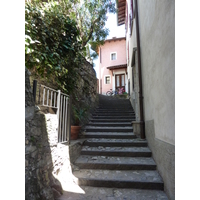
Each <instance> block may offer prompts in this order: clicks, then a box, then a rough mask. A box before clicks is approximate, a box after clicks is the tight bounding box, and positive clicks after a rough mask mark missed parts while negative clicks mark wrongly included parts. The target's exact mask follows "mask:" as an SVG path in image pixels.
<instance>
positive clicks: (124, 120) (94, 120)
mask: <svg viewBox="0 0 200 200" xmlns="http://www.w3.org/2000/svg"><path fill="white" fill-rule="evenodd" d="M90 122H129V123H131V122H132V120H131V119H90Z"/></svg>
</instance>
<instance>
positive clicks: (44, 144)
mask: <svg viewBox="0 0 200 200" xmlns="http://www.w3.org/2000/svg"><path fill="white" fill-rule="evenodd" d="M29 76H30V73H29V71H28V70H27V69H25V80H26V82H25V125H26V127H25V153H26V156H25V159H26V160H25V165H26V166H25V167H26V168H25V187H26V188H25V192H26V194H25V196H26V199H27V200H39V199H42V200H43V199H50V200H51V199H52V200H53V199H55V198H56V197H58V196H59V195H60V194H62V189H64V190H65V189H67V188H68V187H70V184H72V183H74V181H75V179H76V178H75V177H74V176H73V174H72V169H73V168H76V166H74V165H73V164H72V163H73V162H74V160H75V159H76V158H77V157H78V156H79V153H80V150H81V143H80V142H74V141H73V142H72V143H71V144H70V145H66V144H57V123H58V122H57V116H56V115H55V114H49V113H48V114H44V112H41V110H40V109H39V108H38V107H36V106H35V103H34V100H33V94H32V88H31V86H32V85H30V80H29ZM34 78H35V77H34V76H32V80H33V79H34ZM77 82H78V84H77V87H76V90H75V91H74V93H73V94H72V104H75V105H77V106H83V107H87V108H88V117H89V113H90V112H92V110H93V109H94V108H95V106H96V104H97V103H98V99H97V95H96V94H97V79H96V73H95V71H94V69H93V66H92V65H91V64H90V63H88V62H87V61H85V62H84V63H83V66H81V69H80V71H79V78H78V80H77ZM39 83H40V82H39ZM43 84H44V83H43ZM44 85H45V84H44ZM47 86H48V87H52V88H54V89H55V87H53V86H51V85H49V83H48V84H47ZM87 120H88V118H87V117H86V118H85V120H84V121H83V122H82V123H83V124H84V123H87ZM72 121H73V119H72ZM58 180H59V181H58ZM60 183H62V186H61V184H60Z"/></svg>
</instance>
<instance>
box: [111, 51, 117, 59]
mask: <svg viewBox="0 0 200 200" xmlns="http://www.w3.org/2000/svg"><path fill="white" fill-rule="evenodd" d="M112 54H115V55H116V59H115V60H117V52H111V53H110V60H111V61H113V60H112Z"/></svg>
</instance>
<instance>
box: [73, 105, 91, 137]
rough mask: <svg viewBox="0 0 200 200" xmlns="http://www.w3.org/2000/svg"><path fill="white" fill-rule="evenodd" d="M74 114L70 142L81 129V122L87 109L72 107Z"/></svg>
mask: <svg viewBox="0 0 200 200" xmlns="http://www.w3.org/2000/svg"><path fill="white" fill-rule="evenodd" d="M72 109H73V113H74V125H72V126H71V140H76V139H77V138H78V134H79V132H80V129H81V125H80V123H81V121H82V119H83V118H84V117H85V115H86V112H87V109H86V108H76V107H75V106H72Z"/></svg>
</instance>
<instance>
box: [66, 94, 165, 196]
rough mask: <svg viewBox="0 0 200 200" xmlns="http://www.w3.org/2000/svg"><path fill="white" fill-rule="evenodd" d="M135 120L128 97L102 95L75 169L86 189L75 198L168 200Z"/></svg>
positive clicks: (86, 128) (89, 125)
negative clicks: (133, 125) (133, 122)
mask: <svg viewBox="0 0 200 200" xmlns="http://www.w3.org/2000/svg"><path fill="white" fill-rule="evenodd" d="M133 120H135V113H134V110H133V108H132V106H131V104H130V101H129V100H128V99H118V98H114V97H106V96H100V103H99V107H98V108H97V109H96V112H95V113H94V114H93V117H92V119H91V120H90V122H89V124H88V125H87V126H86V127H85V137H86V138H87V140H86V141H85V142H84V144H83V147H82V150H81V155H80V156H79V158H78V159H77V160H76V162H75V165H76V166H78V168H79V169H78V170H76V171H74V172H73V174H74V176H75V177H77V178H78V184H79V185H80V186H81V188H83V190H85V191H87V192H86V194H85V196H84V195H83V196H81V195H79V197H77V196H76V197H74V199H102V200H103V199H110V200H111V199H168V198H167V196H166V194H165V193H164V191H163V189H164V183H163V181H162V178H161V177H160V175H159V173H158V171H157V170H156V163H155V162H154V160H153V158H152V157H151V151H150V149H149V148H148V145H147V141H146V140H143V139H140V138H137V137H136V135H134V134H133V129H132V125H131V121H133ZM97 187H98V188H97ZM94 191H95V192H94ZM102 191H104V192H102ZM66 199H67V198H66Z"/></svg>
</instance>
